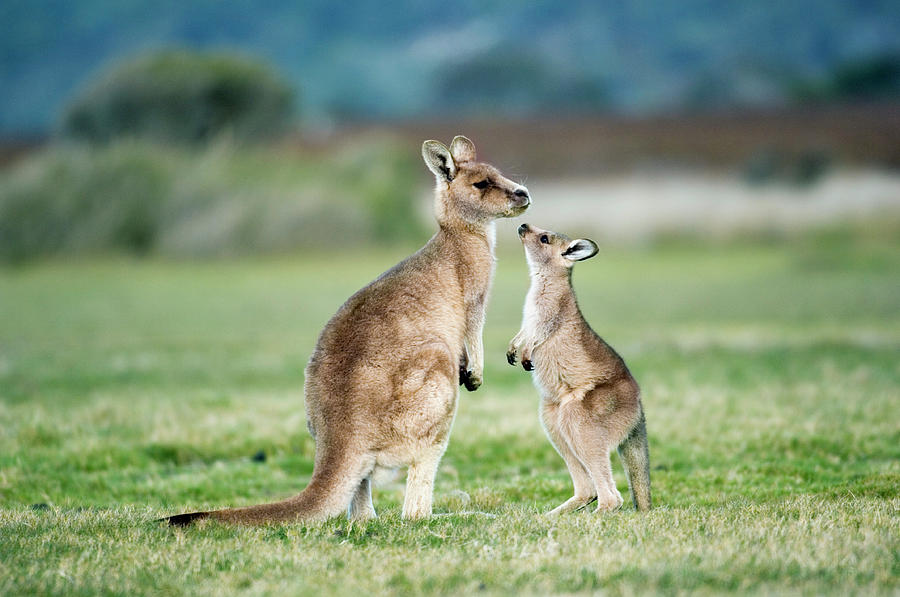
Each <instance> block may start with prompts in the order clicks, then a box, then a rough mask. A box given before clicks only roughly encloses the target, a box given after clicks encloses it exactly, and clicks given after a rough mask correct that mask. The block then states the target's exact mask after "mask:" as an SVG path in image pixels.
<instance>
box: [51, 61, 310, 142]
mask: <svg viewBox="0 0 900 597" xmlns="http://www.w3.org/2000/svg"><path fill="white" fill-rule="evenodd" d="M293 104H294V101H293V92H292V90H291V88H290V86H289V85H288V83H287V82H286V81H285V80H284V79H283V78H282V77H281V76H280V75H278V73H276V72H275V71H274V70H273V69H272V68H270V67H268V66H266V65H265V64H262V63H260V62H257V61H255V60H251V59H249V58H244V57H238V56H233V55H228V54H221V53H202V52H194V51H186V50H178V51H163V52H159V53H155V54H150V55H146V56H142V57H138V58H136V59H133V60H131V61H127V62H124V63H121V64H118V65H116V66H113V67H112V68H111V69H110V70H108V71H107V72H104V73H101V74H100V75H99V76H98V77H96V78H95V79H94V80H92V81H90V82H89V83H88V84H87V86H86V87H85V88H84V90H83V91H82V92H81V93H80V94H78V95H77V96H76V97H75V98H74V99H73V100H72V101H71V103H70V104H69V105H68V106H67V107H66V108H65V109H64V112H63V117H62V133H63V135H64V136H66V137H69V138H75V139H79V140H85V141H90V142H94V143H97V142H107V141H110V140H112V139H116V138H119V137H140V138H150V139H154V140H157V141H168V142H179V143H202V142H206V141H208V140H210V139H212V138H214V137H216V136H218V135H220V134H222V133H229V134H231V135H233V136H234V138H235V139H238V140H255V139H260V138H263V137H268V136H271V135H273V134H276V133H278V132H281V131H283V129H284V127H285V126H286V125H287V123H288V121H289V119H290V117H291V115H292V111H293Z"/></svg>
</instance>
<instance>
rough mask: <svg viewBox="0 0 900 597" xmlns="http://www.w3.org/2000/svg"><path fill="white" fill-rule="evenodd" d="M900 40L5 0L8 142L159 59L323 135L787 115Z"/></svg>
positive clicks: (667, 20) (899, 20)
mask: <svg viewBox="0 0 900 597" xmlns="http://www.w3.org/2000/svg"><path fill="white" fill-rule="evenodd" d="M898 31H900V11H898V9H897V3H896V2H895V1H890V0H874V1H868V2H845V1H841V0H820V1H815V0H798V1H796V2H779V1H776V0H760V1H758V2H753V3H745V2H738V1H728V2H716V1H712V0H685V1H682V2H653V3H644V2H637V1H629V2H623V3H606V4H605V5H602V6H601V5H599V4H596V3H591V2H573V3H565V4H560V3H557V2H554V1H552V0H537V1H535V2H529V3H521V4H516V5H513V6H510V5H508V3H504V2H496V1H493V2H475V1H474V0H464V1H461V2H456V3H454V4H453V6H452V10H449V9H448V6H447V5H446V4H445V3H428V4H426V3H421V2H416V1H414V0H402V1H398V2H392V3H389V4H381V3H377V4H376V3H367V2H362V1H361V0H349V1H347V2H341V3H334V2H326V1H323V0H314V1H309V2H304V3H302V4H300V5H298V4H296V3H294V2H288V1H287V0H273V1H271V2H267V3H265V5H258V4H256V3H250V2H246V1H241V2H229V3H221V2H216V1H215V0H192V1H189V2H179V1H175V0H158V1H155V2H149V1H148V0H126V1H121V2H113V1H110V0H84V1H81V2H77V3H75V2H72V3H69V2H58V1H56V0H34V1H25V0H8V1H6V2H4V3H3V4H2V6H0V89H3V90H4V93H3V94H0V134H5V135H7V136H10V135H25V134H40V133H43V132H46V131H47V130H49V129H50V128H51V127H52V126H53V124H54V122H55V120H56V118H57V117H58V114H59V110H60V107H61V105H62V104H63V103H64V102H65V100H66V99H67V98H69V97H70V96H71V94H72V93H73V92H74V91H75V90H76V89H77V88H78V87H79V85H80V84H82V83H83V81H84V80H85V78H86V77H88V76H90V75H91V74H92V73H94V72H96V71H97V70H98V69H100V68H102V67H104V66H105V65H108V64H109V63H111V62H113V61H115V60H117V59H121V58H123V57H125V56H130V55H133V54H136V53H139V52H142V51H146V50H148V49H152V48H158V47H163V46H190V47H198V48H226V49H231V50H236V51H239V52H243V53H248V54H253V55H257V56H260V57H262V58H263V59H266V60H269V61H271V62H273V63H274V64H275V65H276V66H277V67H278V68H279V69H281V70H282V71H283V72H285V73H286V75H287V76H288V77H289V79H290V80H291V81H292V82H293V84H294V85H295V86H296V87H297V88H298V89H299V90H300V94H299V96H300V98H301V99H300V101H299V105H300V107H301V110H300V112H299V113H300V114H302V117H303V118H304V119H305V120H307V121H314V122H320V123H321V122H330V121H332V120H334V119H347V118H351V119H360V118H362V119H371V118H400V117H402V118H408V117H418V118H424V117H434V116H436V115H445V116H447V115H450V116H456V115H469V116H473V115H474V116H477V115H482V116H490V115H493V114H499V113H502V114H505V115H514V116H528V115H533V114H536V113H558V114H573V113H577V114H584V113H596V112H612V113H627V114H648V113H657V112H660V111H666V110H672V109H679V110H684V109H698V110H706V109H709V108H717V107H723V106H724V107H734V106H747V105H750V106H771V105H779V104H783V103H785V102H787V101H789V100H790V99H791V98H792V93H793V90H794V88H795V87H796V85H797V82H798V81H806V80H813V81H814V80H816V79H817V78H819V77H824V76H826V75H827V74H828V73H831V72H833V70H834V69H835V68H837V67H839V66H840V65H841V64H845V63H847V62H852V61H854V60H865V59H869V58H870V57H872V56H879V55H892V54H896V53H898V52H900V35H898Z"/></svg>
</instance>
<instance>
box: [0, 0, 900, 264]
mask: <svg viewBox="0 0 900 597" xmlns="http://www.w3.org/2000/svg"><path fill="white" fill-rule="evenodd" d="M0 89H3V93H2V94H0V258H2V259H3V260H4V261H6V262H16V263H18V262H23V261H27V260H31V259H34V258H38V257H47V256H67V257H68V256H73V255H97V254H132V255H165V256H173V257H190V258H196V257H223V256H237V255H251V254H275V253H277V254H283V253H286V252H287V253H290V252H297V251H300V250H308V249H316V248H322V246H323V244H325V243H330V242H334V241H338V242H339V243H340V244H341V246H344V247H359V246H371V245H384V246H403V247H409V246H413V245H416V244H418V243H421V242H422V241H423V240H424V239H426V238H427V237H428V236H429V234H430V230H431V229H432V223H431V215H430V208H431V206H430V201H429V199H428V195H429V193H430V186H431V180H430V176H429V175H428V173H427V171H426V170H425V168H424V166H423V165H422V164H421V161H420V157H419V147H420V143H421V141H422V140H423V139H426V138H437V139H442V140H444V141H449V139H450V138H452V136H453V135H455V134H458V133H463V134H466V135H468V136H470V137H471V138H472V139H473V140H474V141H475V142H476V145H477V147H478V149H479V152H480V157H481V158H483V159H485V160H489V161H491V162H493V163H495V164H496V165H498V166H499V167H500V168H501V170H503V171H504V172H505V173H506V174H508V175H509V176H511V177H513V178H516V179H518V180H520V181H522V182H525V183H526V184H527V185H528V186H529V188H530V189H531V191H532V194H533V196H534V197H535V204H534V209H533V210H532V211H531V212H530V214H529V216H528V217H529V218H530V219H531V220H533V221H535V222H539V223H540V224H541V225H543V226H546V227H551V228H554V227H555V228H559V229H564V230H568V231H570V232H573V233H578V232H584V233H590V234H593V235H594V236H596V237H598V238H597V240H599V241H600V242H601V244H602V243H612V244H623V245H635V244H636V245H646V244H647V243H653V242H656V241H658V240H660V239H671V238H673V237H685V238H694V239H697V238H704V239H717V240H721V239H730V238H736V237H741V238H749V237H763V238H772V237H779V238H782V237H785V236H791V235H795V234H798V233H803V232H804V231H809V230H821V229H823V228H829V227H831V228H833V227H834V226H838V225H839V226H844V227H846V226H848V225H850V226H854V227H856V228H860V227H863V228H864V227H865V225H866V222H871V221H873V220H876V221H879V222H882V223H883V222H884V221H885V218H887V219H896V216H897V213H898V212H900V177H898V168H900V142H898V140H900V4H898V2H896V1H895V0H883V1H878V0H873V1H866V2H862V1H849V0H814V1H812V0H811V1H806V0H798V1H796V2H781V1H774V0H761V1H758V2H752V3H747V2H737V1H729V2H720V1H709V0H686V1H679V2H667V1H660V2H638V1H627V2H620V3H612V4H608V3H607V4H605V5H604V4H598V3H594V2H571V3H558V2H555V1H543V0H538V1H535V2H483V1H479V2H466V1H463V2H458V3H454V4H453V6H452V10H450V9H449V7H448V6H447V5H446V4H444V3H437V2H435V3H424V2H418V1H416V2H409V1H401V2H393V3H389V4H388V5H382V4H377V5H376V4H372V3H367V2H359V1H356V0H349V1H347V2H341V3H337V4H336V3H334V2H319V1H309V2H302V3H296V2H283V1H273V2H267V3H265V4H264V5H259V4H258V3H250V2H229V3H221V2H215V1H212V0H186V1H178V2H173V1H169V0H161V1H160V0H157V1H154V2H149V1H145V0H128V1H122V2H119V1H117V2H110V1H108V0H83V1H80V2H57V1H55V0H32V1H28V2H26V1H22V0H8V1H6V2H4V3H3V5H2V7H0ZM505 237H510V238H509V239H507V242H508V243H509V244H512V243H514V242H515V241H514V237H513V235H512V234H506V235H503V234H501V238H505Z"/></svg>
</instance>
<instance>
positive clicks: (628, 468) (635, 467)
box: [619, 412, 650, 512]
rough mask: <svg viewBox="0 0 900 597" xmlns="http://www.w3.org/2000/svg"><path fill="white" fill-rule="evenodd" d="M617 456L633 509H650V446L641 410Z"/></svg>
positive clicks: (642, 510)
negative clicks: (626, 477)
mask: <svg viewBox="0 0 900 597" xmlns="http://www.w3.org/2000/svg"><path fill="white" fill-rule="evenodd" d="M619 457H620V458H621V459H622V464H623V465H624V466H625V473H626V474H627V475H628V487H629V489H631V501H632V502H633V503H634V507H635V509H637V510H640V511H641V512H646V511H647V510H649V509H650V448H649V446H648V445H647V425H646V423H645V422H644V413H643V412H641V418H640V420H638V422H637V425H635V426H634V429H632V430H631V433H630V434H628V437H626V438H625V441H623V442H622V443H621V444H620V445H619Z"/></svg>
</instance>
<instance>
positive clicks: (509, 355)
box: [506, 350, 516, 367]
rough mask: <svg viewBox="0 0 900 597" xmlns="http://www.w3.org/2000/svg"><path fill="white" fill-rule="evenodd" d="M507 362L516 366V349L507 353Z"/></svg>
mask: <svg viewBox="0 0 900 597" xmlns="http://www.w3.org/2000/svg"><path fill="white" fill-rule="evenodd" d="M506 362H507V363H509V364H510V365H512V366H514V367H515V365H516V351H515V350H510V351H508V352H507V353H506Z"/></svg>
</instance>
